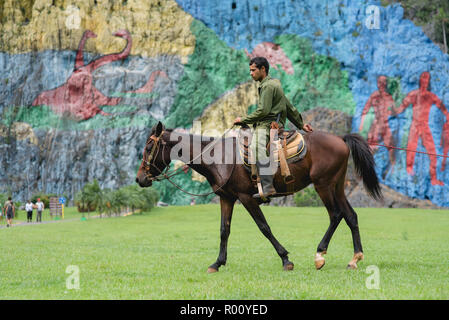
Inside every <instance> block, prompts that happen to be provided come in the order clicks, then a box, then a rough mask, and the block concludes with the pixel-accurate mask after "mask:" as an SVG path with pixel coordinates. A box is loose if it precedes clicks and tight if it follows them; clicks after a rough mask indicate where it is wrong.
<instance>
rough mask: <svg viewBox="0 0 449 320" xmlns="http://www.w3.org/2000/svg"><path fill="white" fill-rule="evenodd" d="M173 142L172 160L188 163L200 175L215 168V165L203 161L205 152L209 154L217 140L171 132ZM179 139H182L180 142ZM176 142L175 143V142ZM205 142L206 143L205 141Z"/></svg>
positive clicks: (171, 145)
mask: <svg viewBox="0 0 449 320" xmlns="http://www.w3.org/2000/svg"><path fill="white" fill-rule="evenodd" d="M171 134H173V135H174V136H172V139H171V140H172V141H171V142H170V143H169V147H170V158H171V160H179V161H182V162H184V163H186V164H187V165H188V166H189V167H191V168H192V169H193V170H195V171H197V172H198V173H200V174H203V175H205V174H207V173H208V172H210V170H211V169H212V168H213V167H214V166H215V163H211V164H206V163H205V162H204V161H202V157H203V154H202V153H203V152H205V151H206V152H209V151H210V149H211V145H210V144H211V143H214V142H215V141H216V140H215V139H213V138H212V137H202V136H199V135H193V134H183V133H177V132H171ZM177 137H181V140H180V141H179V142H178V140H177V139H176V138H177ZM173 140H175V141H173ZM203 140H204V141H203Z"/></svg>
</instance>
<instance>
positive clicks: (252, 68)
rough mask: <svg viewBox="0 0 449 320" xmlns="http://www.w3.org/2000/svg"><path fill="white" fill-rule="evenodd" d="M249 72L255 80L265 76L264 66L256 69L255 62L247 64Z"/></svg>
mask: <svg viewBox="0 0 449 320" xmlns="http://www.w3.org/2000/svg"><path fill="white" fill-rule="evenodd" d="M249 73H250V74H251V77H252V78H253V79H254V80H255V81H261V80H262V79H263V78H264V76H265V67H263V66H262V67H261V68H260V69H258V68H257V66H256V64H255V63H253V64H252V65H250V66H249Z"/></svg>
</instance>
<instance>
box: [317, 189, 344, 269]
mask: <svg viewBox="0 0 449 320" xmlns="http://www.w3.org/2000/svg"><path fill="white" fill-rule="evenodd" d="M315 190H316V191H317V193H318V195H319V196H320V198H321V200H322V201H323V203H324V205H325V207H326V209H327V212H328V214H329V220H330V222H329V227H328V229H327V231H326V233H325V234H324V237H323V239H322V240H321V242H320V243H319V245H318V248H317V252H316V255H315V268H316V269H317V270H320V269H321V268H322V267H323V266H324V264H325V263H326V260H325V259H324V255H325V254H326V253H327V247H328V246H329V242H330V240H331V238H332V235H333V234H334V232H335V230H336V229H337V227H338V225H339V223H340V221H341V219H342V218H343V214H342V212H341V210H340V208H339V207H338V204H337V201H336V194H335V186H333V185H325V186H315Z"/></svg>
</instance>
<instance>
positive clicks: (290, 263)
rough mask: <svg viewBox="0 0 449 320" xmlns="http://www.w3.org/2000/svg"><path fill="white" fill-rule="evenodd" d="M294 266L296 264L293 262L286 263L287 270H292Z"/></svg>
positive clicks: (285, 268)
mask: <svg viewBox="0 0 449 320" xmlns="http://www.w3.org/2000/svg"><path fill="white" fill-rule="evenodd" d="M294 267H295V265H294V264H293V262H287V263H286V264H284V270H285V271H291V270H293V268H294Z"/></svg>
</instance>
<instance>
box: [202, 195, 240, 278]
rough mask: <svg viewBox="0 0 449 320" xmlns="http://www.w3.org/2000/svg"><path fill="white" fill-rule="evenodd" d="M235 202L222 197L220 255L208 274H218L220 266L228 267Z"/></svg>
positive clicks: (208, 270)
mask: <svg viewBox="0 0 449 320" xmlns="http://www.w3.org/2000/svg"><path fill="white" fill-rule="evenodd" d="M234 204H235V200H230V199H227V198H225V197H220V207H221V224H220V253H219V254H218V258H217V261H215V263H213V264H212V265H211V266H210V267H209V268H208V269H207V272H208V273H213V272H217V271H218V269H219V268H220V266H222V265H226V258H227V251H228V238H229V234H230V233H231V219H232V211H233V210H234Z"/></svg>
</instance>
